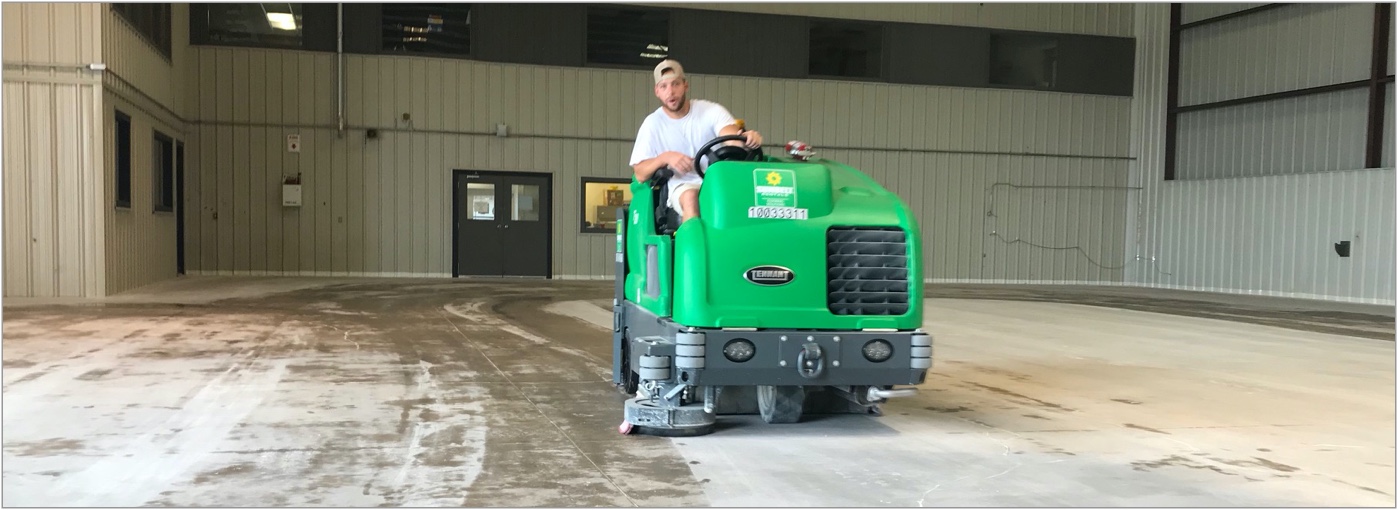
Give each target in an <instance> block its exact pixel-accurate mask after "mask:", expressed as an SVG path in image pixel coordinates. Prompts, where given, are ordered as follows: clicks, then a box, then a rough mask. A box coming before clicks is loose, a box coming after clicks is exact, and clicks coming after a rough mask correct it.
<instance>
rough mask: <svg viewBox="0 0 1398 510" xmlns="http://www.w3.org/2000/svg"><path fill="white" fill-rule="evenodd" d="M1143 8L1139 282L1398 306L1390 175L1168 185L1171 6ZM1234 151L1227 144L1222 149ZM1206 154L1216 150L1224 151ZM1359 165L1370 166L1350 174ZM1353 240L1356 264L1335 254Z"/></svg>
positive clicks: (1137, 132)
mask: <svg viewBox="0 0 1398 510" xmlns="http://www.w3.org/2000/svg"><path fill="white" fill-rule="evenodd" d="M1136 12H1137V37H1138V39H1137V53H1136V58H1137V62H1138V68H1137V74H1136V77H1137V80H1136V94H1135V96H1136V98H1137V105H1136V108H1135V109H1134V110H1133V112H1134V113H1133V118H1132V126H1133V127H1132V143H1131V147H1132V151H1133V153H1134V154H1136V155H1138V159H1137V162H1136V165H1134V166H1133V167H1132V168H1133V170H1132V173H1133V175H1132V178H1133V179H1139V180H1140V182H1141V183H1142V185H1143V186H1144V187H1145V188H1146V189H1145V190H1144V192H1143V195H1142V201H1141V213H1140V215H1139V217H1140V218H1141V220H1140V226H1139V227H1138V228H1139V229H1140V232H1139V234H1137V235H1136V236H1134V239H1133V241H1134V242H1133V244H1134V245H1136V246H1139V249H1138V250H1137V256H1139V257H1140V259H1141V260H1140V263H1138V264H1135V269H1134V270H1133V271H1132V274H1131V281H1132V282H1134V283H1139V284H1142V285H1147V286H1154V287H1168V288H1180V289H1190V290H1200V291H1212V292H1228V293H1239V294H1257V295H1274V296H1289V297H1302V298H1315V299H1328V300H1337V301H1352V302H1364V303H1382V304H1393V303H1394V302H1395V299H1394V298H1395V289H1394V285H1393V282H1394V281H1395V277H1398V274H1395V269H1394V267H1395V262H1394V261H1395V255H1396V254H1395V253H1394V243H1395V238H1394V229H1395V222H1394V217H1395V204H1394V196H1393V189H1394V186H1395V180H1394V171H1393V170H1392V169H1391V168H1388V169H1378V170H1354V169H1350V170H1337V171H1331V172H1324V173H1307V174H1293V175H1269V176H1261V177H1245V178H1227V179H1211V180H1194V181H1183V180H1181V181H1169V182H1167V181H1163V180H1161V179H1162V177H1161V176H1162V175H1163V168H1164V160H1163V154H1164V153H1163V143H1164V138H1165V135H1164V130H1163V129H1162V128H1163V125H1164V123H1163V121H1162V120H1161V119H1162V115H1163V112H1164V105H1165V95H1164V85H1165V79H1164V77H1165V71H1166V69H1167V63H1168V56H1169V53H1168V42H1169V29H1168V26H1169V6H1168V5H1167V4H1158V5H1139V6H1137V11H1136ZM1312 111H1315V110H1312ZM1330 129H1334V127H1333V125H1332V126H1331V128H1330ZM1358 138H1359V140H1360V150H1359V151H1357V152H1359V153H1362V143H1363V142H1362V140H1363V138H1364V137H1363V131H1362V130H1361V131H1360V132H1359V136H1358ZM1237 143H1238V141H1237V140H1236V139H1233V138H1225V139H1222V140H1220V143H1219V145H1228V146H1231V145H1235V144H1237ZM1347 143H1349V142H1347ZM1184 144H1185V141H1184V137H1183V136H1181V151H1180V161H1181V162H1183V161H1186V160H1188V159H1189V158H1191V157H1194V153H1195V151H1194V150H1192V149H1190V150H1186V149H1185V148H1184V146H1183V145H1184ZM1196 146H1198V144H1197V143H1196ZM1204 147H1205V148H1204V149H1202V150H1205V151H1216V150H1218V146H1213V147H1209V146H1204ZM1288 150H1290V147H1288V146H1285V145H1284V144H1279V145H1278V146H1277V147H1264V148H1263V152H1261V153H1260V154H1262V155H1263V158H1264V159H1265V161H1266V162H1267V165H1269V166H1277V165H1285V164H1286V161H1287V159H1288V158H1289V157H1291V156H1289V155H1288V153H1287V152H1286V151H1288ZM1329 150H1330V151H1332V153H1333V154H1335V155H1337V156H1338V155H1339V154H1340V153H1341V150H1340V149H1338V148H1333V147H1332V148H1330V149H1329ZM1344 152H1345V153H1346V154H1348V152H1349V151H1348V149H1345V150H1344ZM1238 154H1241V153H1238ZM1346 157H1348V156H1346ZM1322 159H1323V160H1328V158H1322ZM1239 162H1240V164H1241V159H1240V160H1239ZM1361 163H1362V161H1361ZM1181 164H1182V165H1183V163H1181ZM1249 164H1252V163H1251V162H1250V163H1249ZM1358 166H1362V164H1360V165H1357V166H1353V167H1351V168H1358ZM1183 169H1184V167H1183V166H1181V170H1182V171H1183ZM1345 240H1349V241H1351V242H1352V243H1353V256H1351V257H1349V258H1341V257H1339V256H1338V255H1336V253H1335V251H1334V248H1333V246H1334V243H1336V242H1340V241H1345ZM1128 255H1130V251H1128ZM1131 258H1134V257H1131Z"/></svg>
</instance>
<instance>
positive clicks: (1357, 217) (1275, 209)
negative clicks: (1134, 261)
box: [1146, 170, 1396, 303]
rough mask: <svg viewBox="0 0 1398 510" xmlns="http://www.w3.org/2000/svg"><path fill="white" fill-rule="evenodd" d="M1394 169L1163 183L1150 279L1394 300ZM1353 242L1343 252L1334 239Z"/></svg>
mask: <svg viewBox="0 0 1398 510" xmlns="http://www.w3.org/2000/svg"><path fill="white" fill-rule="evenodd" d="M1394 185H1395V181H1394V173H1393V171H1392V170H1353V171H1345V172H1333V173H1329V174H1302V175H1287V176H1273V177H1256V178H1244V179H1228V180H1220V181H1177V182H1171V183H1164V184H1162V185H1161V189H1160V191H1159V193H1160V198H1161V207H1160V210H1159V215H1158V216H1157V218H1155V221H1156V227H1157V228H1160V229H1162V234H1163V235H1162V236H1161V239H1160V245H1159V249H1158V251H1157V252H1156V253H1155V254H1154V255H1155V256H1157V257H1159V271H1158V272H1152V273H1147V277H1148V278H1147V280H1146V282H1147V283H1149V284H1153V285H1160V286H1167V287H1180V288H1191V289H1199V290H1209V291H1222V292H1238V293H1247V294H1269V295H1282V296H1292V297H1304V298H1323V299H1342V300H1350V301H1360V302H1369V303H1391V302H1393V296H1394V288H1393V282H1394V279H1395V276H1396V275H1395V274H1394V257H1395V253H1394V249H1393V247H1394V242H1395V239H1394V228H1393V227H1394V223H1393V212H1394V203H1393V189H1394ZM1340 241H1351V242H1352V243H1353V253H1352V256H1351V257H1349V258H1341V257H1340V256H1339V255H1337V254H1336V252H1335V251H1334V247H1333V246H1334V244H1335V243H1337V242H1340Z"/></svg>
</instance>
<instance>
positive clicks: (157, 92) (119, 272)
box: [100, 4, 194, 294]
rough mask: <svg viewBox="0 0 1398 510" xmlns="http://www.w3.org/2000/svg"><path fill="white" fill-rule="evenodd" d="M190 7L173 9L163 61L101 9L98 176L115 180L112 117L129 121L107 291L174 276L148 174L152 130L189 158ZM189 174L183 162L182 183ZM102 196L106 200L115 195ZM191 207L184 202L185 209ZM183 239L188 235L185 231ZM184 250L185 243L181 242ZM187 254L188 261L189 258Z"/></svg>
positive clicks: (111, 224) (168, 223)
mask: <svg viewBox="0 0 1398 510" xmlns="http://www.w3.org/2000/svg"><path fill="white" fill-rule="evenodd" d="M188 9H189V5H188V4H172V5H171V56H170V57H168V58H167V57H165V56H164V55H162V54H161V53H160V52H159V50H157V49H156V48H155V46H153V45H152V44H150V43H149V42H147V41H146V40H145V39H144V38H143V37H142V36H141V35H140V34H139V33H138V32H136V30H135V29H134V28H132V27H131V25H130V24H129V23H127V22H126V20H125V19H123V18H122V17H121V16H119V15H118V14H116V12H115V11H113V10H112V9H111V8H110V4H101V9H100V12H101V16H102V20H103V31H102V34H103V37H102V51H103V55H104V59H105V60H106V62H107V71H106V72H105V73H104V76H103V78H104V80H103V82H104V85H105V90H106V94H105V98H104V105H103V106H104V110H105V111H104V113H103V115H104V119H106V120H104V122H103V125H102V132H103V133H104V139H105V141H106V143H107V147H108V150H107V152H106V153H105V156H104V159H105V160H106V163H105V165H104V171H105V172H107V175H115V162H114V159H113V158H114V157H115V154H116V153H115V150H114V149H112V148H111V147H112V144H113V143H114V141H115V138H114V132H113V124H112V122H113V120H112V118H113V117H112V116H113V112H114V110H115V109H120V110H121V111H122V113H125V114H127V115H130V116H131V120H132V126H131V128H132V129H131V144H132V152H131V155H132V164H131V192H132V206H131V209H129V210H125V209H117V210H113V211H112V213H111V214H109V215H108V218H107V221H106V226H107V231H106V237H107V243H106V247H107V248H106V266H105V267H106V273H107V279H106V292H107V293H109V294H115V293H119V292H122V291H125V290H129V289H133V288H136V287H140V286H143V285H148V284H151V283H155V282H158V281H161V280H165V279H168V278H171V277H174V276H175V275H176V272H177V264H176V258H175V254H176V246H175V244H176V235H175V231H176V221H175V215H174V214H173V213H166V212H156V213H152V204H153V196H152V195H153V193H154V189H153V185H154V184H153V183H154V174H153V173H152V172H153V171H154V169H153V163H152V152H151V151H152V147H153V144H154V142H153V140H152V137H153V135H154V133H153V130H157V129H158V130H159V131H160V132H161V133H163V134H165V135H168V136H170V137H171V138H174V139H175V140H177V141H185V142H186V149H185V151H186V152H185V155H186V158H189V157H191V154H192V152H191V151H190V147H189V144H188V140H187V136H186V129H187V128H186V125H185V124H186V119H187V118H188V116H189V112H188V111H187V109H188V107H189V105H190V102H189V101H188V100H187V99H186V98H185V96H186V88H187V86H188V83H189V80H188V79H187V78H186V76H187V75H188V73H187V72H186V71H187V70H188V67H186V66H187V63H188V62H190V61H189V46H188V39H189V29H188V26H189V11H188ZM193 173H194V172H193V171H192V169H191V165H189V164H186V168H185V175H186V177H185V178H186V179H190V178H191V174H193ZM110 186H111V184H110V183H109V184H108V187H109V190H108V192H107V193H106V195H107V197H108V198H107V200H108V201H110V200H111V198H110V197H111V196H112V195H113V194H114V191H112V189H111V188H110ZM190 207H191V204H190V203H189V202H186V211H189V210H190ZM187 234H188V232H187ZM186 243H187V244H188V240H186ZM190 256H191V255H190V252H188V251H187V252H186V257H190Z"/></svg>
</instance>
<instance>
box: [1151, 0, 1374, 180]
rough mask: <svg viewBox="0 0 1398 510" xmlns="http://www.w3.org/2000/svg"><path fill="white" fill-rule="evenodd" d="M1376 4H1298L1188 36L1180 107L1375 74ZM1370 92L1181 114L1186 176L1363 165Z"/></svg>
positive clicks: (1181, 171) (1181, 173)
mask: <svg viewBox="0 0 1398 510" xmlns="http://www.w3.org/2000/svg"><path fill="white" fill-rule="evenodd" d="M1373 14H1374V7H1373V4H1297V5H1290V6H1286V7H1281V8H1276V9H1269V10H1266V11H1262V12H1258V13H1255V14H1250V15H1248V16H1243V17H1239V18H1234V19H1230V20H1226V21H1222V22H1219V23H1214V24H1209V25H1205V26H1201V27H1198V28H1194V29H1190V30H1186V31H1183V32H1181V33H1180V89H1179V93H1180V105H1181V106H1190V105H1196V104H1203V103H1211V102H1216V101H1224V100H1229V99H1237V98H1242V97H1251V96H1258V95H1262V94H1270V93H1274V92H1282V91H1287V90H1297V89H1303V88H1310V87H1317V86H1323V85H1332V84H1336V83H1344V82H1350V81H1357V80H1363V79H1367V78H1368V77H1369V60H1370V59H1369V53H1370V47H1371V46H1372V44H1373ZM1367 120H1368V93H1367V92H1366V91H1364V90H1362V89H1353V90H1346V91H1340V92H1333V93H1328V94H1324V95H1313V96H1304V97H1298V98H1292V99H1284V100H1278V101H1269V102H1265V103H1253V104H1247V105H1241V106H1234V107H1229V108H1223V109H1214V110H1205V111H1197V112H1188V113H1183V114H1181V115H1180V116H1179V127H1180V130H1179V148H1180V152H1179V157H1180V159H1179V165H1178V167H1177V170H1176V176H1177V177H1178V178H1180V179H1211V178H1222V177H1247V176H1258V175H1280V174H1293V173H1300V172H1311V171H1323V170H1347V169H1354V168H1360V167H1362V166H1364V133H1365V129H1366V126H1367Z"/></svg>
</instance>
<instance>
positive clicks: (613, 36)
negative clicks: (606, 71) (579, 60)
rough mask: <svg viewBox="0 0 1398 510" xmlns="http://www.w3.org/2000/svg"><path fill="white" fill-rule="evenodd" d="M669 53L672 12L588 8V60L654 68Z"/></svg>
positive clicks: (594, 62)
mask: <svg viewBox="0 0 1398 510" xmlns="http://www.w3.org/2000/svg"><path fill="white" fill-rule="evenodd" d="M669 55H670V13H669V12H665V11H654V10H643V9H613V8H604V7H593V8H589V9H588V10H587V61H588V62H589V63H593V64H612V65H624V66H637V67H647V68H649V67H654V66H655V64H658V63H660V61H661V60H665V58H666V57H668V56H669Z"/></svg>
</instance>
